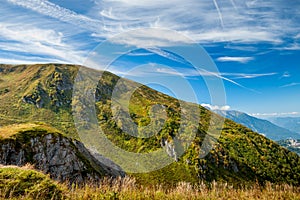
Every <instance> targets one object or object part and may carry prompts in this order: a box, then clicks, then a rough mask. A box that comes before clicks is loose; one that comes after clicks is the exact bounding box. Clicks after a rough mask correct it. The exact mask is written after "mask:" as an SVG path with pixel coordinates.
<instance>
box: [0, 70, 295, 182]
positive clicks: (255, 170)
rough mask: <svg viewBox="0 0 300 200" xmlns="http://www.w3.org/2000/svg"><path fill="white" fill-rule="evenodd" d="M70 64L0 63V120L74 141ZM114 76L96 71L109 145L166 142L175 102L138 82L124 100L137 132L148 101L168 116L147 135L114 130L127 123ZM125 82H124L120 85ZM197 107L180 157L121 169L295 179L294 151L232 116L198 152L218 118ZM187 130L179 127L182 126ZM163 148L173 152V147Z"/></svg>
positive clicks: (139, 148) (193, 177)
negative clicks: (40, 127) (115, 98)
mask: <svg viewBox="0 0 300 200" xmlns="http://www.w3.org/2000/svg"><path fill="white" fill-rule="evenodd" d="M78 69H79V66H74V65H64V64H37V65H16V66H10V65H0V75H1V76H0V79H1V81H0V91H3V92H2V93H0V100H1V102H3V104H1V106H0V124H1V126H4V125H10V124H15V123H26V122H43V123H46V124H49V125H50V126H53V127H54V128H56V129H58V130H60V131H62V132H64V133H65V134H66V135H67V136H68V137H70V138H77V139H79V137H78V135H77V133H76V128H75V126H74V121H73V116H72V108H71V103H76V102H71V101H72V92H73V91H72V87H71V86H73V84H74V79H75V77H76V75H77V73H78ZM119 80H120V77H118V76H116V75H114V74H111V73H108V72H103V74H102V77H101V79H99V82H98V85H97V88H96V93H95V94H96V95H95V96H96V100H97V101H96V104H95V108H96V114H97V117H98V121H99V126H100V127H101V128H102V130H103V131H104V132H105V134H106V137H107V138H108V139H109V140H110V141H111V142H112V143H114V144H115V145H116V146H118V147H120V148H122V149H124V150H126V151H130V152H137V153H149V152H153V151H155V150H157V149H161V148H162V149H163V145H162V141H164V144H166V143H165V142H166V141H168V144H174V138H175V136H176V135H178V128H179V125H180V122H181V121H180V111H181V108H180V104H179V101H178V100H176V99H174V98H172V97H169V96H167V95H165V94H162V93H159V92H157V91H154V90H153V89H151V88H149V87H146V86H142V85H139V87H138V89H137V90H135V92H134V93H133V95H132V96H131V99H130V104H129V114H130V117H131V118H132V120H133V121H134V122H135V123H136V124H137V126H138V130H141V131H142V130H144V129H143V126H145V125H147V124H149V123H150V118H149V116H148V112H149V109H150V108H151V107H152V106H153V105H156V104H161V105H164V107H165V109H166V113H167V116H168V118H167V119H166V123H164V125H163V127H162V129H161V130H160V131H159V132H158V133H157V134H156V135H155V136H152V137H149V138H136V137H133V136H130V135H128V134H126V132H124V131H123V130H122V126H124V125H126V123H127V122H126V121H125V122H124V123H125V124H122V123H121V122H118V121H117V120H116V119H115V118H114V117H113V113H112V111H111V97H112V92H113V88H114V87H115V85H116V84H117V82H118V81H119ZM133 84H135V83H133ZM129 85H130V84H129V83H128V82H127V81H126V80H124V84H123V86H124V87H129ZM75 100H76V99H75ZM73 101H74V99H73ZM199 111H200V113H192V114H193V115H200V121H199V124H198V127H197V131H196V136H195V138H194V140H193V141H192V143H191V144H190V146H189V147H188V148H187V149H186V151H185V152H184V154H183V155H182V156H181V157H180V158H178V159H175V158H172V159H174V162H173V163H171V164H170V165H167V166H165V167H164V168H162V169H159V170H156V171H152V172H149V173H144V174H129V175H130V176H134V177H136V178H137V180H138V181H139V182H140V183H144V184H153V183H162V182H163V183H167V184H174V183H177V182H180V181H187V182H192V183H196V182H199V180H205V181H213V180H217V181H229V182H230V183H234V184H241V183H244V184H247V183H251V182H256V181H259V182H261V183H264V182H265V181H271V182H279V183H280V182H286V183H290V184H295V185H299V180H300V178H299V177H300V167H299V166H300V158H299V156H298V155H297V154H295V153H292V152H290V151H288V150H286V149H284V148H282V147H280V146H279V145H278V144H276V143H274V142H273V141H271V140H269V139H267V138H265V137H263V136H261V135H259V134H258V133H255V132H253V131H251V130H250V129H248V128H246V127H244V126H242V125H240V124H237V123H235V122H233V121H232V120H228V119H226V120H225V123H224V126H223V128H222V130H221V131H222V134H221V136H220V138H219V139H218V142H217V143H215V145H214V146H213V148H212V149H211V150H210V151H209V152H208V154H207V156H206V157H204V158H200V156H199V155H200V151H201V150H202V143H203V140H204V138H205V136H206V135H207V132H208V129H209V127H211V126H212V128H216V127H214V124H213V123H212V122H214V123H217V122H218V121H220V120H221V121H222V120H224V119H223V118H222V117H221V116H218V115H217V114H214V113H212V112H210V111H209V110H207V109H205V108H203V107H201V106H199ZM191 112H192V111H191ZM211 119H213V120H214V121H211ZM192 128H193V127H189V126H186V129H187V130H189V129H192ZM170 148H171V149H172V151H177V150H176V146H170ZM275 161H276V162H275ZM8 164H9V163H8Z"/></svg>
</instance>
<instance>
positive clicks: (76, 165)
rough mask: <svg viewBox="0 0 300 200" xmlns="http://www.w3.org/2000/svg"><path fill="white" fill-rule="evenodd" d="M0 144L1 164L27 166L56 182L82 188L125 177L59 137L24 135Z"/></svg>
mask: <svg viewBox="0 0 300 200" xmlns="http://www.w3.org/2000/svg"><path fill="white" fill-rule="evenodd" d="M0 142H1V147H0V164H3V165H17V166H23V165H25V164H27V163H30V164H32V165H34V167H35V168H36V169H38V170H41V171H43V172H44V173H46V174H50V177H51V178H53V179H55V180H58V181H69V182H70V183H74V182H75V183H78V184H82V183H85V182H87V181H89V182H91V181H92V182H98V181H99V180H100V179H101V178H102V177H104V176H109V177H118V176H124V175H125V173H124V172H123V171H121V168H120V167H119V168H110V167H108V166H106V165H105V164H103V163H101V162H100V161H98V160H97V159H96V158H94V157H93V156H92V154H91V153H90V152H89V150H88V149H86V148H85V147H84V145H83V144H82V143H81V142H79V141H77V140H72V139H69V138H67V137H64V136H63V135H61V134H59V133H48V132H46V131H26V132H22V133H18V134H16V135H15V136H13V137H10V138H7V139H2V140H0ZM116 169H119V170H116Z"/></svg>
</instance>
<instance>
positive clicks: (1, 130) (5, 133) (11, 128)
mask: <svg viewBox="0 0 300 200" xmlns="http://www.w3.org/2000/svg"><path fill="white" fill-rule="evenodd" d="M34 129H42V130H45V131H48V132H59V131H58V130H57V129H55V128H53V127H50V126H48V125H46V124H42V123H41V124H34V123H25V124H12V125H8V126H2V127H0V137H1V138H9V137H11V136H12V135H15V134H16V133H18V132H20V131H29V130H34Z"/></svg>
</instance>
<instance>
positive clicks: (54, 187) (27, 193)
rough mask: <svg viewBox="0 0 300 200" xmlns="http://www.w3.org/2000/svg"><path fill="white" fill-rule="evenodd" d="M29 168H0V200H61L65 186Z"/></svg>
mask: <svg viewBox="0 0 300 200" xmlns="http://www.w3.org/2000/svg"><path fill="white" fill-rule="evenodd" d="M28 168H30V167H28V166H27V167H23V168H19V167H16V166H6V167H1V168H0V198H7V199H12V198H16V199H21V198H24V199H25V198H26V199H35V198H40V199H61V198H63V196H64V194H63V191H66V188H65V186H63V185H61V184H59V183H57V182H55V181H53V180H52V179H50V177H49V176H48V175H44V174H43V173H41V172H37V171H35V170H32V169H28Z"/></svg>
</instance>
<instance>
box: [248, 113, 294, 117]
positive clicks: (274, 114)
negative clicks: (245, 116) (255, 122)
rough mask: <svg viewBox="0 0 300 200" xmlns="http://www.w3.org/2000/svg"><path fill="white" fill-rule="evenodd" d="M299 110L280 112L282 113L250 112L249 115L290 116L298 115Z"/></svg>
mask: <svg viewBox="0 0 300 200" xmlns="http://www.w3.org/2000/svg"><path fill="white" fill-rule="evenodd" d="M299 114H300V113H299V112H282V113H277V112H274V113H252V114H250V115H252V116H254V117H262V118H264V117H278V116H292V115H299Z"/></svg>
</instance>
